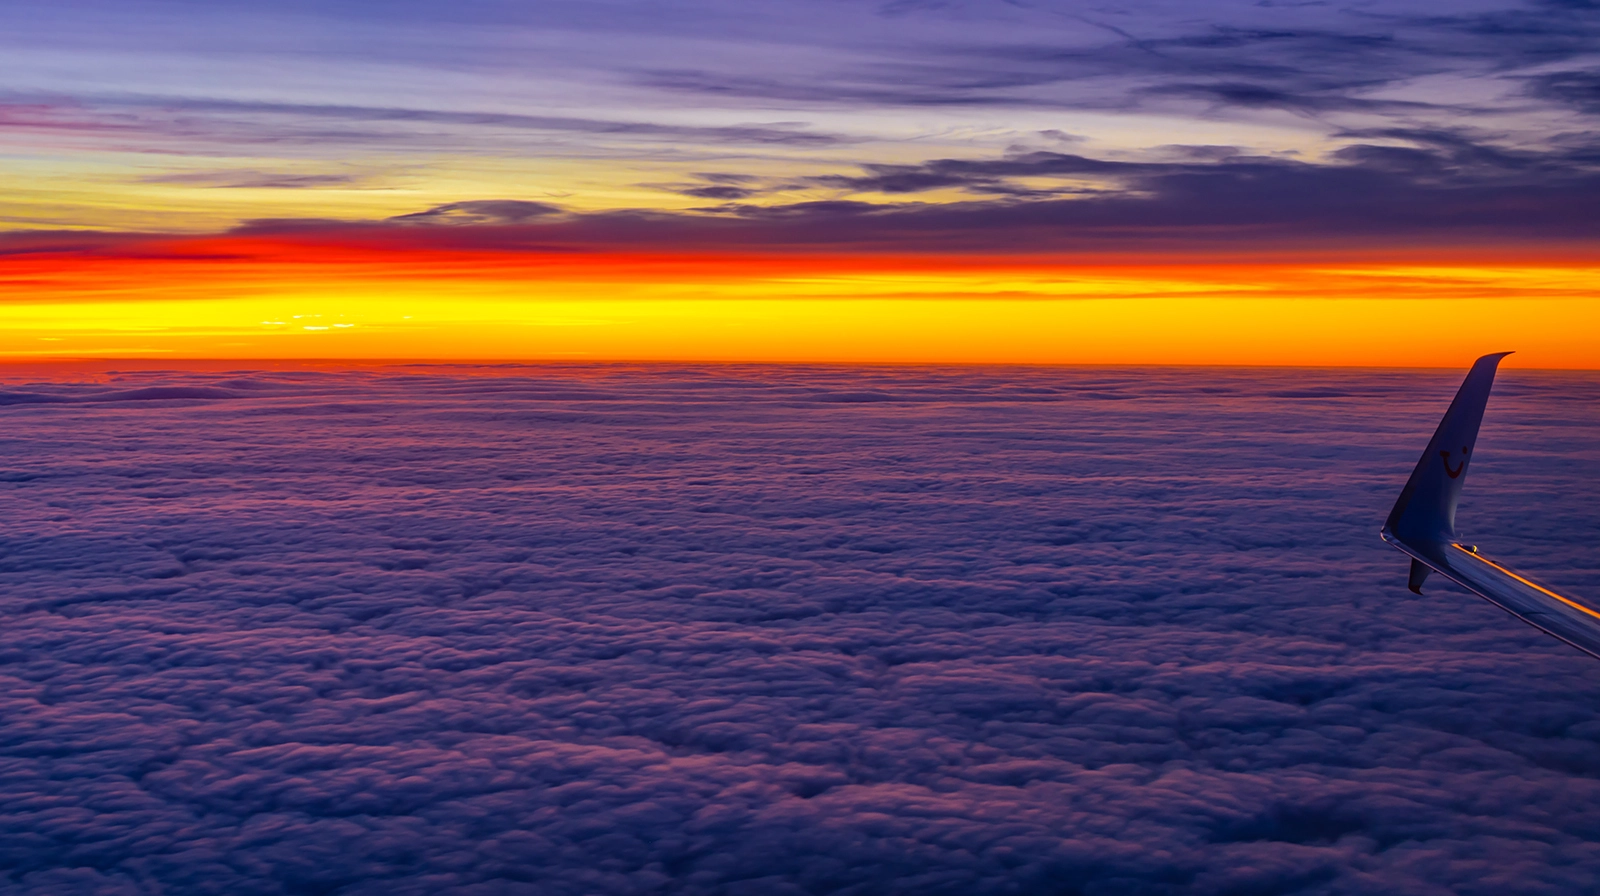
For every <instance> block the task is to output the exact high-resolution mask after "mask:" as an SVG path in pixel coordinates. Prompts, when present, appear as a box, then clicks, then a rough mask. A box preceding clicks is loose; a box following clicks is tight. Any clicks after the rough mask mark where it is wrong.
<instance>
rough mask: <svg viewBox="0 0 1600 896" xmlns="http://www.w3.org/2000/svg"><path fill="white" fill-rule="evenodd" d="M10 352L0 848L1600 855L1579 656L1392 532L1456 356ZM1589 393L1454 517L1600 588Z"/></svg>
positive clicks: (82, 856)
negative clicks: (986, 362)
mask: <svg viewBox="0 0 1600 896" xmlns="http://www.w3.org/2000/svg"><path fill="white" fill-rule="evenodd" d="M8 377H9V379H8V381H7V382H6V383H5V384H4V385H0V417H3V419H4V425H3V427H0V506H3V507H4V513H3V517H4V520H5V522H4V523H3V524H0V607H3V609H4V613H5V625H4V626H3V627H0V718H3V719H4V725H3V726H0V882H3V883H4V888H5V889H6V891H7V892H12V893H24V894H45V893H49V894H70V893H84V894H88V893H97V894H102V893H103V894H123V893H126V894H146V893H184V894H191V893H192V894H206V893H216V894H230V896H242V894H276V893H319V894H342V896H357V894H384V896H399V894H412V893H416V894H423V893H429V894H437V893H452V894H485V896H486V894H516V893H538V894H551V896H564V894H571V896H582V894H597V893H599V894H647V893H652V894H654V893H682V894H728V896H738V894H757V893H761V894H822V893H838V894H894V893H903V894H919V896H926V894H952V896H954V894H963V896H967V894H1001V893H1005V894H1045V893H1049V894H1085V896H1087V894H1134V893H1139V894H1165V893H1173V894H1177V893H1184V894H1207V893H1212V894H1224V893H1227V894H1269V893H1318V894H1336V893H1397V894H1398V893H1405V894H1460V893H1479V894H1497V896H1498V894H1501V893H1505V892H1517V893H1524V894H1530V893H1552V894H1553V893H1573V892H1577V891H1579V890H1581V889H1583V888H1584V887H1587V886H1590V885H1592V883H1593V881H1594V880H1596V879H1600V783H1597V778H1600V668H1597V666H1596V664H1595V663H1594V661H1593V660H1591V659H1589V658H1587V657H1584V656H1582V655H1580V654H1579V653H1577V652H1576V651H1574V650H1572V649H1570V648H1568V647H1566V646H1565V645H1562V644H1560V643H1558V642H1556V641H1554V640H1553V639H1550V638H1548V637H1546V636H1544V635H1542V634H1540V633H1538V632H1536V631H1534V630H1532V629H1530V628H1528V627H1526V626H1523V625H1521V624H1520V623H1517V622H1516V621H1515V620H1513V619H1511V618H1509V617H1507V616H1506V615H1504V614H1503V613H1501V612H1500V611H1499V610H1497V609H1495V608H1494V607H1492V606H1490V605H1488V604H1487V603H1484V602H1482V601H1478V600H1476V599H1474V598H1471V597H1470V596H1467V595H1465V594H1464V593H1462V592H1458V591H1453V590H1451V589H1450V588H1449V587H1448V586H1446V585H1442V584H1441V585H1439V586H1436V587H1434V588H1432V589H1430V592H1431V593H1430V594H1429V595H1428V597H1426V598H1424V599H1415V598H1412V597H1411V596H1409V595H1408V594H1407V592H1406V591H1405V586H1404V579H1405V575H1404V573H1405V563H1404V562H1403V558H1402V557H1400V555H1398V554H1395V553H1393V552H1392V551H1388V550H1387V549H1386V548H1384V546H1383V545H1381V544H1380V543H1379V542H1378V540H1377V536H1376V529H1377V526H1378V524H1379V522H1380V521H1381V520H1382V518H1383V515H1384V512H1385V511H1386V510H1387V508H1388V505H1389V503H1390V502H1391V501H1392V499H1393V497H1394V494H1395V492H1396V491H1397V489H1398V488H1399V485H1400V483H1401V482H1402V481H1403V480H1404V478H1405V475H1406V473H1407V471H1409V469H1410V466H1411V464H1412V462H1413V461H1414V459H1415V455H1416V452H1417V451H1418V450H1419V448H1420V446H1421V445H1422V444H1423V443H1424V442H1425V441H1426V438H1427V435H1428V433H1429V432H1431V429H1432V426H1433V424H1434V422H1435V420H1436V418H1437V415H1438V414H1439V413H1440V412H1441V411H1442V409H1443V406H1444V404H1445V403H1446V402H1447V401H1448V398H1449V396H1450V394H1451V392H1452V390H1453V389H1454V385H1455V379H1456V377H1455V374H1454V373H1385V372H1361V371H1340V372H1332V371H1327V372H1313V371H1247V370H1238V371H1204V372H1201V371H1178V370H1165V371H1164V370H1131V369H1129V370H1090V369H1031V370H1030V369H1019V368H1013V369H967V370H915V369H881V370H872V369H868V370H845V369H833V368H775V367H717V368H651V367H632V366H617V367H606V366H594V367H571V368H560V367H509V368H475V367H446V366H432V367H425V366H419V367H409V368H405V367H401V368H378V369H366V370H360V369H355V370H333V371H301V372H296V371H241V372H231V373H218V372H216V371H199V372H195V371H191V372H182V371H173V372H161V371H135V372H131V373H124V374H119V375H107V376H99V377H79V378H78V381H75V382H69V381H68V380H71V379H73V377H65V376H60V375H57V376H54V377H48V378H44V379H45V381H42V382H26V381H25V380H26V379H27V377H21V376H19V375H15V374H11V375H8ZM1597 407H1600V378H1596V377H1595V376H1593V375H1555V374H1536V373H1527V372H1521V371H1512V372H1508V373H1507V374H1505V375H1504V377H1503V381H1502V383H1501V384H1500V386H1499V387H1498V391H1497V393H1496V395H1495V397H1494V399H1493V400H1492V401H1491V406H1490V411H1489V417H1488V419H1487V422H1486V424H1485V429H1484V433H1483V437H1482V439H1481V441H1480V445H1481V452H1480V455H1479V456H1478V457H1475V459H1474V460H1475V464H1474V468H1473V478H1474V481H1473V483H1472V484H1471V486H1470V487H1469V488H1468V490H1467V494H1468V502H1467V503H1466V504H1464V505H1463V508H1462V511H1461V524H1462V528H1463V529H1464V530H1466V531H1468V532H1470V533H1473V534H1475V535H1481V536H1482V538H1483V541H1484V542H1485V543H1486V544H1489V545H1492V546H1493V547H1494V548H1495V550H1496V553H1497V555H1499V556H1503V557H1505V558H1506V559H1507V560H1508V561H1510V562H1512V563H1514V564H1516V565H1519V566H1522V567H1525V568H1527V569H1529V570H1531V571H1534V572H1535V573H1536V574H1543V575H1544V577H1545V578H1546V579H1548V580H1549V581H1550V582H1551V583H1552V584H1555V585H1558V586H1562V587H1567V588H1571V589H1572V590H1574V591H1576V592H1578V593H1580V594H1588V595H1591V596H1593V595H1596V594H1600V562H1597V557H1596V555H1595V553H1594V551H1593V548H1592V543H1593V533H1594V531H1595V530H1596V527H1597V524H1600V501H1597V500H1596V498H1597V495H1596V493H1595V489H1596V485H1597V483H1600V477H1596V476H1595V475H1594V472H1593V471H1594V468H1595V464H1596V462H1597V461H1600V450H1597V449H1596V447H1595V446H1596V443H1597V441H1600V415H1597V414H1596V412H1595V408H1597Z"/></svg>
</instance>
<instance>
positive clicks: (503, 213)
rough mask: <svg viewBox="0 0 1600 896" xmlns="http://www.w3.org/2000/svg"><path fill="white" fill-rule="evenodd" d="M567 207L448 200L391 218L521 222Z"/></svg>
mask: <svg viewBox="0 0 1600 896" xmlns="http://www.w3.org/2000/svg"><path fill="white" fill-rule="evenodd" d="M563 211H564V210H563V209H562V208H561V207H560V206H558V205H551V204H549V203H547V202H527V201H524V200H518V199H474V200H468V201H465V202H448V203H445V204H444V205H436V206H434V207H433V208H430V209H428V210H426V211H420V212H412V213H410V214H407V215H396V216H394V217H392V218H390V219H388V220H389V221H391V222H392V223H395V224H450V225H473V224H493V225H500V224H522V223H525V222H528V221H534V220H538V219H539V218H547V217H550V216H552V215H559V214H561V213H562V212H563Z"/></svg>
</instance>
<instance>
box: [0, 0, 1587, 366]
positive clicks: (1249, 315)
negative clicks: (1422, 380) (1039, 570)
mask: <svg viewBox="0 0 1600 896" xmlns="http://www.w3.org/2000/svg"><path fill="white" fill-rule="evenodd" d="M0 12H3V14H4V16H5V20H6V23H7V27H6V28H5V29H4V32H3V33H0V186H3V189H0V285H3V294H4V298H3V299H0V332H3V333H4V335H3V336H0V357H8V358H12V359H26V358H30V357H51V356H63V357H73V356H80V357H81V356H112V357H134V356H140V355H164V356H170V357H190V358H193V357H238V358H271V357H346V358H361V357H366V358H374V357H376V358H395V357H408V358H461V359H467V358H479V359H483V358H524V359H547V360H548V359H595V360H605V359H635V360H639V359H664V360H754V361H760V360H770V361H845V362H849V361H942V362H997V361H999V362H1003V361H1020V362H1047V363H1246V364H1294V363H1314V364H1360V365H1424V366H1429V365H1432V366H1458V365H1460V364H1463V363H1464V362H1465V361H1467V360H1470V359H1471V358H1472V357H1475V356H1476V355H1478V354H1481V353H1483V352H1487V351H1493V350H1503V349H1508V348H1511V349H1518V350H1519V354H1518V355H1516V356H1514V357H1513V359H1512V362H1511V363H1513V364H1520V365H1524V366H1532V367H1593V366H1595V364H1596V363H1597V362H1596V360H1595V359H1596V358H1600V305H1597V300H1596V297H1595V289H1594V285H1595V283H1596V270H1597V266H1600V262H1597V257H1600V255H1597V245H1600V211H1597V209H1600V174H1597V168H1600V144H1597V143H1596V140H1595V137H1594V134H1595V130H1596V129H1595V123H1596V116H1597V115H1600V54H1597V53H1596V50H1595V48H1596V47H1597V46H1600V8H1597V7H1596V6H1595V4H1594V3H1592V2H1589V0H1535V2H1507V0H1466V2H1454V0H1453V2H1449V3H1445V2H1422V0H1411V2H1390V3H1382V4H1377V3H1369V2H1354V3H1352V2H1338V0H1329V2H1320V0H1318V2H1280V0H1251V2H1223V0H1203V2H1136V3H1114V4H1093V3H1067V2H1057V0H1039V2H1023V0H993V2H980V0H973V2H963V0H950V2H937V0H929V2H919V0H891V2H854V0H805V2H797V0H783V2H779V0H741V2H737V3H735V2H731V0H726V2H724V0H669V2H650V3H641V2H617V0H599V2H596V0H584V2H565V0H551V2H539V3H527V2H510V0H461V2H453V3H447V4H446V3H432V2H428V3H424V2H412V0H398V2H338V0H333V2H316V3H311V2H282V0H279V2H265V3H263V2H250V3H245V2H234V0H207V2H186V0H139V2H132V3H130V2H124V0H116V2H113V0H59V2H55V0H53V2H49V3H44V2H37V0H5V2H4V3H3V4H0Z"/></svg>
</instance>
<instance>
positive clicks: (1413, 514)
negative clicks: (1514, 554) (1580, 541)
mask: <svg viewBox="0 0 1600 896" xmlns="http://www.w3.org/2000/svg"><path fill="white" fill-rule="evenodd" d="M1509 354H1511V353H1510V352H1501V353H1499V354H1494V355H1484V356H1483V357H1481V358H1479V359H1478V360H1477V362H1476V363H1475V364H1473V365H1472V369H1471V370H1470V371H1468V372H1467V378H1466V379H1465V380H1464V381H1462V383H1461V389H1460V390H1459V391H1458V392H1456V397H1455V400H1454V401H1452V402H1450V409H1449V410H1447V411H1445V415H1444V419H1443V420H1440V421H1439V428H1438V429H1437V430H1436V431H1435V432H1434V434H1433V438H1432V439H1431V440H1430V441H1429V442H1428V447H1427V449H1425V450H1424V451H1423V452H1422V458H1421V459H1420V460H1418V461H1417V466H1416V468H1415V469H1414V470H1412V471H1411V478H1410V479H1408V480H1406V486H1405V488H1404V489H1402V490H1401V491H1400V499H1399V500H1398V501H1396V502H1395V505H1394V509H1393V510H1392V511H1390V512H1389V518H1388V519H1387V520H1386V521H1385V522H1384V525H1383V532H1382V535H1383V540H1384V541H1387V542H1388V543H1390V544H1391V545H1394V546H1395V547H1396V548H1399V549H1400V550H1402V551H1404V552H1405V553H1407V554H1409V555H1410V556H1411V576H1410V580H1409V582H1408V583H1407V584H1408V585H1409V587H1410V588H1411V590H1412V591H1414V592H1416V593H1417V594H1421V593H1422V583H1423V581H1424V580H1425V579H1427V577H1428V574H1429V573H1430V572H1437V573H1439V574H1441V575H1443V576H1445V577H1446V578H1448V579H1450V580H1451V581H1453V582H1455V583H1456V584H1458V585H1460V586H1461V587H1463V588H1466V589H1467V590H1469V591H1471V592H1473V593H1475V594H1477V595H1479V596H1481V597H1483V598H1484V599H1485V600H1488V601H1489V602H1490V603H1493V604H1495V605H1496V606H1498V607H1500V608H1501V609H1503V610H1505V611H1506V612H1508V613H1510V614H1511V615H1513V616H1515V617H1517V618H1518V619H1521V620H1522V621H1523V622H1526V623H1528V624H1529V625H1531V626H1533V627H1535V628H1538V629H1541V630H1542V631H1544V632H1547V633H1549V634H1551V635H1554V636H1555V637H1557V638H1560V639H1561V640H1563V641H1565V642H1567V643H1568V644H1571V645H1572V646H1573V647H1576V648H1578V649H1579V650H1582V651H1584V652H1585V653H1588V654H1590V655H1591V656H1594V657H1597V658H1600V607H1595V606H1593V605H1591V604H1589V603H1587V602H1585V601H1580V600H1577V599H1574V598H1570V597H1563V596H1561V595H1559V594H1557V593H1555V592H1554V591H1551V590H1550V589H1549V588H1546V587H1544V586H1543V585H1540V584H1537V583H1535V582H1533V581H1530V580H1529V579H1528V578H1526V577H1525V576H1522V575H1520V574H1518V573H1516V572H1513V571H1511V570H1510V569H1507V568H1506V567H1505V566H1502V565H1501V564H1499V563H1496V562H1495V561H1493V560H1490V559H1489V558H1487V557H1485V556H1483V555H1482V554H1480V553H1478V549H1477V547H1475V546H1473V545H1467V544H1463V543H1462V542H1461V539H1460V538H1459V537H1458V536H1457V535H1456V504H1457V503H1458V502H1459V501H1460V498H1461V486H1462V484H1463V483H1464V482H1465V481H1466V478H1467V463H1468V462H1469V461H1470V460H1471V457H1472V449H1473V446H1474V445H1475V444H1476V442H1477V440H1478V427H1479V424H1481V423H1482V422H1483V409H1484V406H1485V405H1486V404H1487V403H1488V401H1489V390H1490V388H1491V387H1493V385H1494V374H1495V369H1496V367H1497V366H1498V365H1499V363H1500V359H1501V358H1504V357H1505V356H1506V355H1509Z"/></svg>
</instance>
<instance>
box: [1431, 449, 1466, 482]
mask: <svg viewBox="0 0 1600 896" xmlns="http://www.w3.org/2000/svg"><path fill="white" fill-rule="evenodd" d="M1471 453H1472V450H1471V449H1470V448H1467V447H1465V446H1463V447H1462V448H1461V463H1459V464H1456V468H1455V469H1454V470H1452V469H1450V452H1448V451H1441V452H1439V456H1440V457H1442V458H1444V474H1445V475H1446V476H1449V477H1450V478H1451V479H1455V478H1456V477H1458V476H1460V475H1461V471H1462V470H1465V469H1466V468H1467V455H1468V454H1471Z"/></svg>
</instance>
